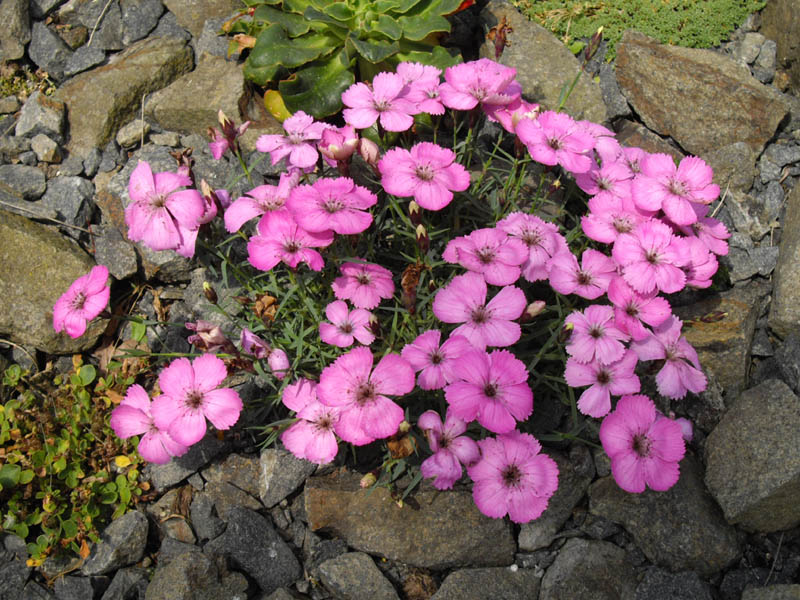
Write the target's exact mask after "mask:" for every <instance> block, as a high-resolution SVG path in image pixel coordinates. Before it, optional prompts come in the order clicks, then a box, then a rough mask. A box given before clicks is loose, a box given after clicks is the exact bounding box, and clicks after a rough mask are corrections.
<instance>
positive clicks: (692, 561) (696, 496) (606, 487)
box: [589, 455, 740, 575]
mask: <svg viewBox="0 0 800 600" xmlns="http://www.w3.org/2000/svg"><path fill="white" fill-rule="evenodd" d="M680 469H681V477H680V479H679V480H678V483H676V484H675V485H674V486H673V487H672V488H670V489H669V490H667V491H666V492H654V491H652V490H646V491H645V492H644V493H642V494H629V493H627V492H625V491H623V490H622V489H620V488H619V486H617V484H616V482H615V481H614V480H613V478H611V477H605V478H603V479H600V480H598V481H596V482H594V483H593V484H592V486H591V487H590V488H589V511H590V512H591V513H592V514H595V515H600V516H602V517H605V518H606V519H610V520H612V521H615V522H617V523H620V524H621V525H622V526H623V527H624V528H625V529H626V530H627V531H628V532H629V533H630V534H631V535H632V536H633V538H634V540H635V541H636V545H637V546H639V548H641V550H642V552H644V554H645V556H647V558H648V559H649V560H650V561H651V562H653V563H654V564H656V565H659V566H663V567H666V568H668V569H669V570H671V571H684V570H691V571H697V572H698V573H701V574H706V575H711V574H713V573H716V572H717V571H720V570H722V569H723V568H725V567H727V566H728V565H730V564H731V563H733V562H734V561H735V560H737V559H738V558H739V556H740V549H739V540H738V537H737V533H736V530H734V529H733V527H731V526H730V525H728V524H727V523H725V520H724V519H723V517H722V514H721V513H720V510H719V508H718V507H717V506H716V504H714V500H713V499H712V498H711V496H710V495H709V494H708V492H707V491H706V489H705V487H704V486H703V473H702V468H701V466H700V464H699V462H698V461H697V460H696V459H695V458H694V457H693V456H691V455H689V456H686V457H685V458H684V459H683V461H681V464H680Z"/></svg>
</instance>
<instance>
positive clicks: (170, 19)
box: [151, 11, 192, 42]
mask: <svg viewBox="0 0 800 600" xmlns="http://www.w3.org/2000/svg"><path fill="white" fill-rule="evenodd" d="M151 37H167V38H175V39H176V40H181V41H183V42H189V41H191V39H192V34H191V33H189V32H188V31H186V30H185V29H184V28H183V27H181V26H180V25H178V19H177V18H176V17H175V13H173V12H171V11H167V12H165V13H164V14H163V15H161V18H160V19H159V20H158V25H157V26H156V28H155V29H154V30H153V33H152V34H151Z"/></svg>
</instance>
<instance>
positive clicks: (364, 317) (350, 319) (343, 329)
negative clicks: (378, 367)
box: [319, 300, 375, 348]
mask: <svg viewBox="0 0 800 600" xmlns="http://www.w3.org/2000/svg"><path fill="white" fill-rule="evenodd" d="M325 316H326V317H327V318H328V320H329V321H330V323H320V324H319V337H320V339H321V340H322V341H323V342H325V343H326V344H331V345H333V346H338V347H339V348H347V347H348V346H352V345H353V341H354V340H358V341H359V342H360V343H362V344H364V345H365V346H369V345H370V344H371V343H372V342H373V341H375V334H374V333H372V329H371V328H370V325H369V320H370V317H371V316H372V314H371V313H370V312H369V311H368V310H364V309H363V308H355V309H353V310H349V309H348V308H347V303H346V302H344V301H343V300H335V301H333V302H331V303H329V304H328V306H326V307H325Z"/></svg>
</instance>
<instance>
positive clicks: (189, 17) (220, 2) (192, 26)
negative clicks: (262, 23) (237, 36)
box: [164, 0, 242, 38]
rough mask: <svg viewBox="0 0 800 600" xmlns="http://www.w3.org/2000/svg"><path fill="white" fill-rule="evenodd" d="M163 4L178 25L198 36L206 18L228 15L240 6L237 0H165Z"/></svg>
mask: <svg viewBox="0 0 800 600" xmlns="http://www.w3.org/2000/svg"><path fill="white" fill-rule="evenodd" d="M164 5H165V6H166V7H167V9H169V11H170V12H172V13H173V14H174V15H175V16H176V17H177V20H178V25H180V26H181V27H183V28H184V29H188V30H189V31H190V32H191V34H192V35H193V36H194V37H196V38H197V37H200V34H201V33H202V32H203V24H204V23H205V22H206V19H213V18H217V17H229V16H231V15H232V14H234V13H235V12H236V11H237V10H239V9H240V8H241V7H242V4H241V2H239V1H238V0H165V2H164Z"/></svg>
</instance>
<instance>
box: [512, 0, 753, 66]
mask: <svg viewBox="0 0 800 600" xmlns="http://www.w3.org/2000/svg"><path fill="white" fill-rule="evenodd" d="M512 3H513V4H514V5H515V6H516V7H517V8H519V9H520V12H522V13H523V14H524V15H526V16H527V17H528V18H529V19H531V20H534V21H536V22H537V23H539V24H540V25H542V26H543V27H546V28H547V29H549V30H550V31H552V32H553V33H554V34H556V35H557V36H559V38H561V40H562V41H563V42H564V43H565V44H567V45H568V46H572V45H573V43H579V41H580V40H581V39H586V38H590V37H591V36H592V35H593V34H594V32H595V31H597V29H598V27H603V37H604V39H606V40H607V42H608V50H607V53H606V60H608V61H612V60H614V57H615V56H616V44H617V42H619V40H620V39H621V38H622V33H623V32H624V31H625V30H626V29H635V30H636V31H640V32H642V33H644V34H646V35H649V36H650V37H653V38H655V39H657V40H659V41H660V42H662V43H664V44H672V45H674V46H686V47H688V48H711V47H713V46H718V45H719V43H720V42H721V41H722V40H724V39H725V38H726V37H727V35H728V34H729V33H730V32H731V31H733V30H734V29H736V27H737V26H738V25H740V24H741V23H742V22H743V21H744V20H745V18H747V16H748V15H750V14H752V13H754V12H756V11H759V10H761V9H762V8H764V5H765V4H766V2H764V1H763V0H599V1H597V2H593V1H584V0H567V1H564V0H512ZM573 47H575V48H576V49H577V50H578V51H579V49H580V47H581V46H580V45H578V46H573Z"/></svg>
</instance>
